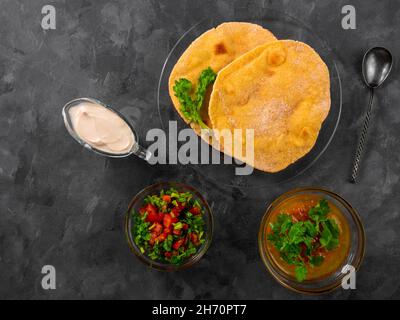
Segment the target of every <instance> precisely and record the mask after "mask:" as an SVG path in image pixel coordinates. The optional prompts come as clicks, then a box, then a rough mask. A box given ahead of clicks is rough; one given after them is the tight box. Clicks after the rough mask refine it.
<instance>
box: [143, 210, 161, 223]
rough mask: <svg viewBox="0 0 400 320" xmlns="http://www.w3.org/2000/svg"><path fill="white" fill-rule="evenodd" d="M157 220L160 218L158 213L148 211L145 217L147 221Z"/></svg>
mask: <svg viewBox="0 0 400 320" xmlns="http://www.w3.org/2000/svg"><path fill="white" fill-rule="evenodd" d="M159 220H160V216H159V215H158V213H154V212H150V213H148V214H147V217H146V221H147V222H151V223H154V222H158V221H159Z"/></svg>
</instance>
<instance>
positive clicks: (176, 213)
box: [171, 207, 181, 217]
mask: <svg viewBox="0 0 400 320" xmlns="http://www.w3.org/2000/svg"><path fill="white" fill-rule="evenodd" d="M180 212H181V210H179V208H178V207H173V208H172V209H171V215H173V216H174V217H179V213H180Z"/></svg>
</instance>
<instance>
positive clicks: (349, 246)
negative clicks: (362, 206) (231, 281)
mask: <svg viewBox="0 0 400 320" xmlns="http://www.w3.org/2000/svg"><path fill="white" fill-rule="evenodd" d="M258 245H259V251H260V255H261V258H262V260H263V262H264V264H265V266H266V267H267V269H268V271H269V272H270V273H271V275H272V276H273V277H274V278H275V279H276V280H277V281H278V282H279V283H280V284H282V285H283V286H284V287H286V288H289V289H291V290H294V291H296V292H300V293H305V294H321V293H326V292H330V291H332V290H334V289H336V288H338V287H339V286H341V284H342V282H343V280H344V277H345V276H346V275H349V272H352V271H354V272H357V270H358V269H359V267H360V265H361V262H362V260H363V257H364V251H365V232H364V228H363V225H362V222H361V219H360V217H359V215H358V213H357V212H356V210H355V209H354V208H353V207H352V206H351V205H350V204H349V203H348V202H347V201H346V200H344V199H343V198H342V197H341V196H339V195H338V194H336V193H334V192H331V191H328V190H324V189H321V188H315V187H308V188H300V189H294V190H291V191H289V192H286V193H285V194H283V195H281V196H280V197H279V198H277V199H276V200H275V201H274V202H272V203H271V205H270V206H269V207H268V208H267V211H266V213H265V214H264V216H263V218H262V221H261V225H260V230H259V235H258ZM347 278H348V277H346V280H347Z"/></svg>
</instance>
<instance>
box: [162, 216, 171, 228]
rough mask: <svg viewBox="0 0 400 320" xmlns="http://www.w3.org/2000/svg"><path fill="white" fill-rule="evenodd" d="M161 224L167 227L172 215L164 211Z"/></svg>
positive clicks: (169, 224)
mask: <svg viewBox="0 0 400 320" xmlns="http://www.w3.org/2000/svg"><path fill="white" fill-rule="evenodd" d="M163 224H164V227H165V228H169V227H170V226H171V224H172V217H171V215H170V214H168V213H166V214H165V215H164V219H163Z"/></svg>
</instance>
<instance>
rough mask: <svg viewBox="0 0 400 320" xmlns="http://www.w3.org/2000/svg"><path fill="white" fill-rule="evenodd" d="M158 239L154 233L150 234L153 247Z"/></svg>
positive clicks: (150, 242)
mask: <svg viewBox="0 0 400 320" xmlns="http://www.w3.org/2000/svg"><path fill="white" fill-rule="evenodd" d="M156 238H157V235H156V234H155V233H154V232H152V233H151V234H150V240H149V244H150V245H151V246H152V245H153V244H154V242H156Z"/></svg>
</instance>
